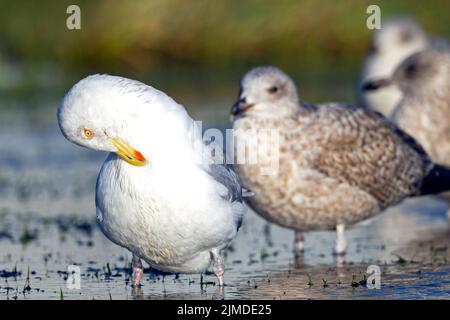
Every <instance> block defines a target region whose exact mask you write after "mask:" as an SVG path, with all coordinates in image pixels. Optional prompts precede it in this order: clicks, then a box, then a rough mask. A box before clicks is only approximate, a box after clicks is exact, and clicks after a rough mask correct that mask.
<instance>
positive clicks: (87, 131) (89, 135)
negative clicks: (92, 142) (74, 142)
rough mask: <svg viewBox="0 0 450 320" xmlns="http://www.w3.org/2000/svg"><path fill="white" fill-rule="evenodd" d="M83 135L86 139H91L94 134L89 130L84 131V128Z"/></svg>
mask: <svg viewBox="0 0 450 320" xmlns="http://www.w3.org/2000/svg"><path fill="white" fill-rule="evenodd" d="M83 134H84V136H85V137H86V138H88V139H92V138H93V137H94V133H93V132H92V131H91V130H89V129H86V128H84V129H83Z"/></svg>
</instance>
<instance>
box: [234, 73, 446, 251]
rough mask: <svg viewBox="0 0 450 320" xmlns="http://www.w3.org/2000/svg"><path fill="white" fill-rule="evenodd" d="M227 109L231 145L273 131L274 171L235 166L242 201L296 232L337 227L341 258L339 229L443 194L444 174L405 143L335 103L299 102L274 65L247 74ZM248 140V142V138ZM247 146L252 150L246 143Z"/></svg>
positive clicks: (382, 124)
mask: <svg viewBox="0 0 450 320" xmlns="http://www.w3.org/2000/svg"><path fill="white" fill-rule="evenodd" d="M240 85H241V87H240V96H239V101H238V102H237V103H236V104H235V105H234V106H233V108H232V111H231V112H232V119H233V129H234V135H235V137H236V140H237V141H239V140H248V138H249V136H251V137H252V141H253V143H257V144H260V143H263V141H262V140H263V139H264V138H263V137H264V135H259V134H258V132H260V131H264V130H268V129H274V130H277V132H278V133H279V144H278V145H276V144H272V145H271V147H270V148H268V152H267V154H278V156H279V159H278V160H279V161H278V165H279V166H278V170H277V171H276V172H275V173H274V174H262V169H263V167H264V166H265V165H267V163H264V160H265V159H266V158H264V157H261V159H262V160H261V161H259V162H258V161H257V162H256V163H248V162H244V163H243V162H242V161H241V163H238V164H236V165H235V168H236V170H237V172H238V174H239V176H240V178H241V180H242V183H243V184H244V186H245V187H246V188H248V189H249V190H251V191H252V192H253V193H254V194H255V195H254V196H253V197H250V198H247V199H246V201H247V203H248V204H249V205H250V206H251V207H252V208H253V209H254V210H255V211H256V212H257V213H259V214H260V215H262V216H263V217H265V218H266V219H268V220H269V221H272V222H274V223H277V224H279V225H281V226H284V227H288V228H292V229H295V230H296V241H297V243H296V248H297V249H299V250H301V249H303V236H302V231H306V230H317V229H333V228H336V229H337V231H338V232H337V241H336V247H335V252H336V253H338V254H339V253H344V252H345V249H346V242H345V237H344V226H345V225H352V224H354V223H357V222H359V221H362V220H364V219H367V218H369V217H372V216H373V215H375V214H377V213H379V212H380V211H382V210H383V209H385V208H387V207H388V206H392V205H395V204H397V203H399V202H400V201H402V200H403V199H405V198H407V197H411V196H415V195H423V194H430V193H436V192H439V191H442V190H447V189H450V169H447V168H445V167H442V166H439V165H435V164H433V163H432V162H431V161H430V160H429V158H428V156H427V155H426V153H425V152H424V151H423V149H422V148H421V146H420V145H418V144H417V143H416V142H415V141H414V139H413V138H411V137H410V136H409V135H407V134H406V133H404V132H403V131H401V130H400V129H398V128H396V127H395V126H394V125H393V124H392V123H391V122H389V121H388V120H386V119H385V118H384V117H383V116H382V115H380V114H379V113H376V112H373V111H370V110H365V109H361V108H354V107H352V106H349V105H347V104H342V103H328V104H319V105H312V104H308V103H304V102H301V101H300V102H299V99H298V96H297V90H296V87H295V84H294V82H293V81H292V80H291V79H290V78H289V76H287V75H286V74H285V73H284V72H282V71H281V70H279V69H278V68H275V67H259V68H255V69H253V70H251V71H250V72H248V73H247V74H246V75H245V76H244V77H243V78H242V80H241V83H240ZM255 137H256V138H255ZM248 146H249V148H252V147H254V146H256V145H252V144H249V145H248Z"/></svg>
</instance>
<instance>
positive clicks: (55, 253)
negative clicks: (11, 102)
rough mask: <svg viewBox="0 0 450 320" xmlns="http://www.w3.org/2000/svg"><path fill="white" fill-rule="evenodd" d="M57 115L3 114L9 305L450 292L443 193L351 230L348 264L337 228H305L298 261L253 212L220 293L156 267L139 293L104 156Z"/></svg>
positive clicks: (0, 273)
mask: <svg viewBox="0 0 450 320" xmlns="http://www.w3.org/2000/svg"><path fill="white" fill-rule="evenodd" d="M49 112H50V111H49ZM48 119H50V120H48ZM48 119H47V118H45V117H44V120H42V119H40V118H39V117H30V116H29V115H23V114H20V113H16V112H13V113H11V114H3V115H2V118H1V121H0V122H1V123H0V300H3V299H113V300H117V299H185V298H186V299H187V298H189V299H214V298H219V299H220V298H226V299H336V298H338V299H355V298H357V299H430V298H436V299H448V298H449V297H450V263H449V258H450V251H449V249H448V248H449V245H450V231H449V225H448V220H447V217H446V210H447V204H446V203H445V202H444V201H442V200H439V199H434V198H418V199H414V200H411V201H407V202H405V203H403V204H402V205H400V206H397V207H394V208H391V209H389V210H388V211H386V212H385V213H383V214H381V215H379V216H377V217H375V218H374V219H371V220H369V221H367V222H364V223H362V224H360V225H358V226H355V227H354V228H352V229H351V230H349V231H348V233H347V237H348V239H347V240H348V243H349V248H348V253H347V255H346V257H345V259H336V257H334V256H333V255H332V254H331V249H332V247H333V241H334V233H333V232H328V231H323V232H311V233H308V234H306V252H305V254H304V256H303V257H297V258H296V257H295V256H294V254H293V253H292V245H293V238H294V236H293V232H292V231H290V230H286V229H282V228H279V227H277V226H274V225H269V224H267V223H266V222H265V221H264V220H262V219H261V218H259V217H258V216H257V215H255V214H254V213H252V212H249V213H248V214H247V216H246V218H245V220H244V224H243V227H242V229H241V231H240V233H239V236H238V237H237V239H236V240H235V241H234V242H233V245H232V247H230V248H229V250H227V251H226V253H225V262H226V274H225V277H226V283H227V285H226V287H225V289H224V290H223V292H222V291H221V290H220V289H219V288H218V286H217V285H215V283H214V282H215V281H216V279H215V277H214V276H213V275H203V276H200V275H183V274H180V275H163V274H159V273H157V272H155V271H154V270H150V269H146V272H145V277H144V281H143V285H142V287H141V288H140V289H132V288H131V286H130V282H129V281H130V271H131V270H130V259H131V257H130V254H129V253H128V252H127V251H126V250H125V249H122V248H120V247H118V246H116V245H114V244H112V243H111V242H110V241H109V240H107V239H106V238H105V237H104V236H103V235H102V233H101V232H100V230H99V229H98V228H97V226H96V224H95V219H94V217H95V208H94V197H93V195H94V186H95V179H96V175H97V173H98V170H99V168H100V166H101V163H102V161H103V159H104V158H105V157H106V155H104V154H100V153H96V152H93V151H89V150H86V149H82V148H79V147H76V146H73V145H71V144H70V143H68V142H67V141H65V140H64V138H63V137H62V136H61V134H60V133H59V132H58V130H57V128H56V127H55V126H54V124H53V122H52V121H53V120H52V117H50V118H48ZM11 123H13V124H14V125H9V124H11ZM337 260H339V261H337ZM69 265H77V266H79V267H80V271H81V288H80V289H69V288H68V286H67V277H68V266H69ZM370 265H376V266H378V267H379V268H380V271H381V277H380V280H381V288H380V289H369V288H368V287H367V280H368V279H370V278H369V277H370V275H371V274H370V273H367V272H366V271H367V268H368V267H369V266H370Z"/></svg>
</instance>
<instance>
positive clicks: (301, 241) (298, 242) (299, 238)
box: [295, 230, 305, 254]
mask: <svg viewBox="0 0 450 320" xmlns="http://www.w3.org/2000/svg"><path fill="white" fill-rule="evenodd" d="M304 251H305V237H304V236H303V232H301V231H300V230H295V253H297V254H298V253H303V252H304Z"/></svg>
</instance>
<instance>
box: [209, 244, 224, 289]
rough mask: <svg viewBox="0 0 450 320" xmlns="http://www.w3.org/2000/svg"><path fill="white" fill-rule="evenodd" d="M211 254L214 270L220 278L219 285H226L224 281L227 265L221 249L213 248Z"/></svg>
mask: <svg viewBox="0 0 450 320" xmlns="http://www.w3.org/2000/svg"><path fill="white" fill-rule="evenodd" d="M211 255H212V258H213V271H214V274H215V275H216V277H217V279H218V280H219V286H221V287H223V286H224V285H225V282H224V276H223V275H224V273H225V266H224V263H223V260H222V257H221V256H220V254H219V251H217V250H212V251H211Z"/></svg>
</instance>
